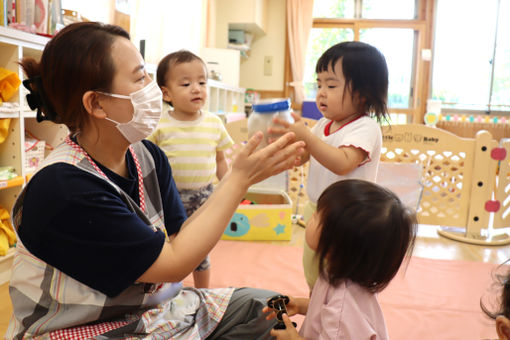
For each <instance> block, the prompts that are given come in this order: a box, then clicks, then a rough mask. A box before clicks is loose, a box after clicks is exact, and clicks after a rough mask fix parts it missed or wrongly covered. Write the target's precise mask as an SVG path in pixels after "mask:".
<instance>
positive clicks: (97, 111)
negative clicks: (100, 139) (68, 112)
mask: <svg viewBox="0 0 510 340" xmlns="http://www.w3.org/2000/svg"><path fill="white" fill-rule="evenodd" d="M81 101H82V103H83V107H84V108H85V110H87V112H88V113H89V115H92V116H96V117H102V118H104V117H106V112H104V111H103V108H102V106H101V103H100V102H99V94H98V93H97V92H94V91H87V92H85V93H84V94H83V97H82V98H81Z"/></svg>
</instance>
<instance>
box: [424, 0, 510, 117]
mask: <svg viewBox="0 0 510 340" xmlns="http://www.w3.org/2000/svg"><path fill="white" fill-rule="evenodd" d="M459 8H462V11H460V10H459ZM434 36H435V39H434V41H435V42H434V58H433V64H432V70H433V71H432V91H431V93H432V98H434V99H439V100H441V101H442V109H443V111H445V112H451V111H454V112H459V111H462V112H473V113H480V112H487V113H490V112H499V113H503V112H502V111H506V113H507V114H508V112H509V111H510V1H509V0H487V1H483V2H480V1H477V0H437V15H436V26H435V32H434Z"/></svg>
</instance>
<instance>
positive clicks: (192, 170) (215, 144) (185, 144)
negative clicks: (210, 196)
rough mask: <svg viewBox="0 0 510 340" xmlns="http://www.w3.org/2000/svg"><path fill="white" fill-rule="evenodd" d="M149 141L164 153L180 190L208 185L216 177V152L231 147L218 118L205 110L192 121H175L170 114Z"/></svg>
mask: <svg viewBox="0 0 510 340" xmlns="http://www.w3.org/2000/svg"><path fill="white" fill-rule="evenodd" d="M148 139H149V140H151V141H152V142H154V143H155V144H156V145H158V146H159V147H160V148H161V149H162V150H163V151H164V152H165V154H166V156H167V157H168V160H169V162H170V166H171V167H172V173H173V177H174V180H175V183H176V184H177V188H178V189H179V190H197V189H200V188H203V187H205V186H207V185H209V184H211V183H212V182H213V181H214V179H215V177H216V153H217V152H218V151H224V150H226V149H228V148H230V147H231V146H232V145H233V141H232V138H230V136H229V135H228V133H227V130H226V129H225V126H224V125H223V122H222V121H221V119H220V118H219V117H218V116H216V115H214V114H212V113H209V112H206V111H202V113H201V115H200V117H199V118H198V119H196V120H193V121H181V120H177V119H175V118H173V117H172V116H170V111H169V112H168V113H167V114H164V115H163V117H162V118H161V120H160V122H159V124H158V127H157V129H156V131H155V132H154V133H153V134H152V135H151V136H150V137H149V138H148Z"/></svg>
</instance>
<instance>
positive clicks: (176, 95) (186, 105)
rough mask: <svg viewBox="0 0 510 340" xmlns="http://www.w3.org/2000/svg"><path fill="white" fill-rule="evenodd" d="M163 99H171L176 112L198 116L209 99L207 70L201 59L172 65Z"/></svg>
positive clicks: (164, 88)
mask: <svg viewBox="0 0 510 340" xmlns="http://www.w3.org/2000/svg"><path fill="white" fill-rule="evenodd" d="M162 91H163V99H165V100H167V101H171V102H172V104H173V107H174V112H176V113H179V114H184V115H189V116H196V115H197V114H198V113H199V112H200V109H202V107H203V106H204V105H205V101H206V99H207V72H206V68H205V65H204V64H203V63H202V62H201V61H200V60H193V61H191V62H188V63H181V64H173V65H170V68H169V74H168V76H167V82H166V86H164V87H163V89H162Z"/></svg>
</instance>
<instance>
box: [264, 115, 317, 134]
mask: <svg viewBox="0 0 510 340" xmlns="http://www.w3.org/2000/svg"><path fill="white" fill-rule="evenodd" d="M292 118H294V123H293V124H291V123H289V122H288V121H286V120H283V119H280V118H278V117H275V118H273V125H272V126H270V127H269V128H268V129H267V132H268V133H269V134H272V135H282V134H284V133H287V132H294V134H295V135H296V139H297V140H306V136H307V134H309V133H310V130H309V129H308V127H307V126H306V125H305V122H304V121H303V120H302V119H301V117H300V116H298V115H296V114H295V113H294V112H292Z"/></svg>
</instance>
